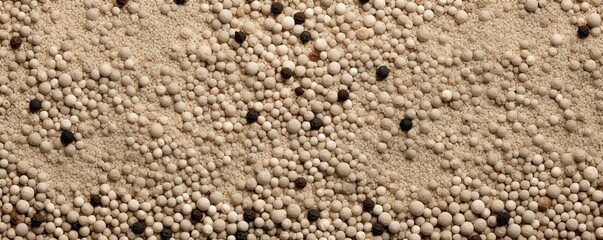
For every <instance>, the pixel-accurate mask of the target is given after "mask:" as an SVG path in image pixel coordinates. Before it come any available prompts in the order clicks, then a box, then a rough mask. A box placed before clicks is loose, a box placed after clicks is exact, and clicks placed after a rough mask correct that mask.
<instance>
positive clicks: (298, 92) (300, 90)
mask: <svg viewBox="0 0 603 240" xmlns="http://www.w3.org/2000/svg"><path fill="white" fill-rule="evenodd" d="M304 92H305V91H304V89H303V88H302V87H296V88H295V95H297V96H301V95H304Z"/></svg>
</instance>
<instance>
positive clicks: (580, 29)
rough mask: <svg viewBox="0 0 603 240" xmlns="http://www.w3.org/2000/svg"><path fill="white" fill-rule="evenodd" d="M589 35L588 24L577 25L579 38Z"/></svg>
mask: <svg viewBox="0 0 603 240" xmlns="http://www.w3.org/2000/svg"><path fill="white" fill-rule="evenodd" d="M588 35H590V28H589V27H588V26H579V27H578V37H579V38H580V39H585V38H587V37H588Z"/></svg>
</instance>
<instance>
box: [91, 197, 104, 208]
mask: <svg viewBox="0 0 603 240" xmlns="http://www.w3.org/2000/svg"><path fill="white" fill-rule="evenodd" d="M90 204H91V205H92V206H93V207H100V206H101V205H102V204H103V203H102V201H101V196H99V195H92V196H91V197H90Z"/></svg>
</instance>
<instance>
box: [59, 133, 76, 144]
mask: <svg viewBox="0 0 603 240" xmlns="http://www.w3.org/2000/svg"><path fill="white" fill-rule="evenodd" d="M74 140H75V135H73V132H71V131H69V130H65V131H63V133H61V143H62V144H63V145H69V144H70V143H72V142H73V141H74Z"/></svg>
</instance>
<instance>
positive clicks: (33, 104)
mask: <svg viewBox="0 0 603 240" xmlns="http://www.w3.org/2000/svg"><path fill="white" fill-rule="evenodd" d="M41 109H42V101H40V100H38V99H32V100H31V101H29V111H30V112H37V111H40V110H41Z"/></svg>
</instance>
